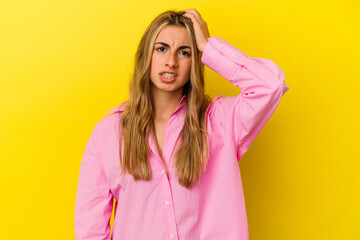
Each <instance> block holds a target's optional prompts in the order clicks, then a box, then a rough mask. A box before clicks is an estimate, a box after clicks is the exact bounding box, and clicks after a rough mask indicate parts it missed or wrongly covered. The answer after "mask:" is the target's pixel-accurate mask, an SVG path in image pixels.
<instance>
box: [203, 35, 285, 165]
mask: <svg viewBox="0 0 360 240" xmlns="http://www.w3.org/2000/svg"><path fill="white" fill-rule="evenodd" d="M201 60H202V62H203V64H205V65H206V66H208V67H209V68H210V69H212V70H214V71H215V72H216V73H218V74H220V75H221V76H223V77H224V78H225V79H226V80H228V81H230V82H231V83H232V84H233V85H234V86H237V87H240V89H241V92H240V94H239V95H238V96H234V97H225V96H223V95H220V96H217V97H215V98H214V99H213V102H212V107H211V110H210V113H209V114H211V117H212V118H218V119H220V120H221V122H222V123H223V124H224V127H225V131H227V132H229V133H231V134H232V137H233V140H234V144H235V145H236V148H237V158H238V161H239V160H240V158H241V157H242V156H243V154H244V153H245V152H246V151H247V150H248V148H249V147H250V145H251V143H252V142H253V141H254V140H255V138H256V136H257V135H258V134H259V132H260V131H261V129H262V128H263V127H264V126H265V124H266V123H267V121H268V120H269V119H270V117H271V116H272V114H273V112H274V111H275V109H276V108H277V106H278V104H279V102H280V99H281V97H282V96H283V95H284V94H285V92H287V91H288V89H289V86H288V85H287V84H286V83H285V82H284V79H285V74H284V72H283V71H282V70H281V68H280V67H279V66H278V65H277V64H275V63H274V62H273V61H271V60H268V59H263V58H251V57H249V56H247V55H246V54H245V53H244V52H242V51H241V50H239V49H237V48H236V47H234V46H232V45H231V44H229V43H228V42H226V41H225V40H223V39H221V38H219V37H216V36H214V37H210V38H208V43H207V44H206V45H205V48H204V51H203V55H202V58H201Z"/></svg>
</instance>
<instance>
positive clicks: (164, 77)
mask: <svg viewBox="0 0 360 240" xmlns="http://www.w3.org/2000/svg"><path fill="white" fill-rule="evenodd" d="M160 78H161V80H163V81H164V82H172V81H174V80H175V79H176V75H175V74H170V73H163V74H160Z"/></svg>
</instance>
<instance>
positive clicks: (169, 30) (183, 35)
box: [155, 26, 189, 45]
mask: <svg viewBox="0 0 360 240" xmlns="http://www.w3.org/2000/svg"><path fill="white" fill-rule="evenodd" d="M155 41H156V42H158V41H160V42H165V43H168V44H169V45H179V44H187V45H189V39H188V34H187V31H186V29H185V27H178V26H165V27H163V28H162V29H161V31H160V33H159V34H158V36H157V38H156V40H155Z"/></svg>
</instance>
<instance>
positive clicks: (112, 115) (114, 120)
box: [95, 101, 128, 134]
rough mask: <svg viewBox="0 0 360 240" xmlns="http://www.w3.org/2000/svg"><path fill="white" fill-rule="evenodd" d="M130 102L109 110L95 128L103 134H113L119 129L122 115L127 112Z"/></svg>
mask: <svg viewBox="0 0 360 240" xmlns="http://www.w3.org/2000/svg"><path fill="white" fill-rule="evenodd" d="M127 104H128V101H125V102H123V103H121V104H120V105H118V106H116V107H114V108H112V109H110V110H108V111H107V112H106V113H105V114H104V115H106V116H104V117H103V118H102V119H101V120H100V121H98V122H97V123H96V126H95V128H96V129H97V131H98V132H99V133H101V134H106V133H113V132H114V131H116V130H117V129H118V126H119V121H120V118H121V115H122V113H123V112H124V111H125V109H126V106H127Z"/></svg>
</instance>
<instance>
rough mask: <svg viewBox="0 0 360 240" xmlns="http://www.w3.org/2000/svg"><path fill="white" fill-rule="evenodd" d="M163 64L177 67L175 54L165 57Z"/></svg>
mask: <svg viewBox="0 0 360 240" xmlns="http://www.w3.org/2000/svg"><path fill="white" fill-rule="evenodd" d="M165 65H166V66H168V67H170V68H176V67H177V59H176V54H169V57H168V58H167V59H166V64H165Z"/></svg>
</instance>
